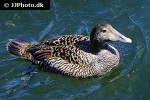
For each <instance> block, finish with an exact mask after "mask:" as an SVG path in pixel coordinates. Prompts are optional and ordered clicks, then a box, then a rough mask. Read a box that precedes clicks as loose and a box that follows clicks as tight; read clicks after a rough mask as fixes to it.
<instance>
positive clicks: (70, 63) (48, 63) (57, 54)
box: [33, 45, 94, 77]
mask: <svg viewBox="0 0 150 100" xmlns="http://www.w3.org/2000/svg"><path fill="white" fill-rule="evenodd" d="M33 57H34V61H39V65H40V66H41V67H42V68H44V69H45V70H46V71H52V72H61V73H63V74H67V75H70V76H74V77H88V76H92V75H93V73H94V70H93V68H92V67H91V66H90V64H91V62H92V60H93V55H92V54H90V53H85V52H83V51H81V50H79V49H78V48H76V47H74V46H71V45H70V46H65V47H62V46H53V47H50V48H49V49H47V50H39V51H36V52H35V53H34V55H33Z"/></svg>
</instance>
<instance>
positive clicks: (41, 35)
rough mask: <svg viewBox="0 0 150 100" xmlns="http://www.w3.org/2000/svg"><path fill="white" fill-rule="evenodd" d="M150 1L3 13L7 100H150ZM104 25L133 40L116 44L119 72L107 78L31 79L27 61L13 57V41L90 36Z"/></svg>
mask: <svg viewBox="0 0 150 100" xmlns="http://www.w3.org/2000/svg"><path fill="white" fill-rule="evenodd" d="M149 5H150V1H149V0H64V1H62V0H51V10H50V11H49V10H45V11H39V10H36V11H30V10H28V11H0V99H1V100H11V99H17V100H31V99H32V100H40V99H43V100H51V99H54V100H57V99H58V100H72V99H79V100H80V99H82V100H92V99H93V100H149V99H150V70H149V69H150V64H149V61H150V21H149V18H150V6H149ZM98 23H110V24H112V26H114V27H115V28H116V29H117V30H118V31H119V32H121V33H122V34H124V35H125V36H127V37H130V38H131V39H132V40H133V43H132V44H123V43H115V44H113V45H114V46H115V47H116V48H117V49H118V50H119V52H120V55H121V60H120V64H119V67H118V68H117V69H115V70H114V71H113V72H112V73H110V74H107V75H106V76H105V77H97V78H89V79H76V78H72V77H66V76H63V75H61V74H56V73H48V72H42V71H40V70H36V71H34V72H33V73H32V74H31V75H28V76H27V75H26V72H27V69H28V68H29V66H31V67H33V68H36V67H38V66H36V65H32V63H31V62H28V61H26V60H21V59H17V58H15V57H13V56H11V55H9V54H8V52H7V51H6V49H5V45H6V43H7V42H8V39H10V38H20V39H24V40H29V41H42V40H44V39H47V38H49V37H54V36H60V35H63V34H83V35H88V34H90V31H91V29H92V27H93V26H94V25H95V24H98Z"/></svg>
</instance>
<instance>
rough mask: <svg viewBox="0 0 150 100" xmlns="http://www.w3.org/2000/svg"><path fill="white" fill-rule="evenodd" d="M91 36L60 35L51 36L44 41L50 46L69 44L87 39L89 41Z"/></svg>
mask: <svg viewBox="0 0 150 100" xmlns="http://www.w3.org/2000/svg"><path fill="white" fill-rule="evenodd" d="M89 39H90V38H89V36H83V35H63V36H60V37H55V38H50V39H48V40H45V41H43V42H42V43H44V44H47V45H50V46H67V45H76V44H77V43H79V42H80V41H83V40H86V41H89Z"/></svg>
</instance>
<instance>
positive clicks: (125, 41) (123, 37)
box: [113, 29, 132, 43]
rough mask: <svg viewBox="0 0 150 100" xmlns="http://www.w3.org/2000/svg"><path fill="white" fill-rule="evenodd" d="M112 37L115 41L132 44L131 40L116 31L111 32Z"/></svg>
mask: <svg viewBox="0 0 150 100" xmlns="http://www.w3.org/2000/svg"><path fill="white" fill-rule="evenodd" d="M113 33H114V37H116V41H120V42H124V43H132V40H131V39H130V38H128V37H126V36H124V35H122V34H121V33H119V32H118V31H117V30H115V29H114V30H113Z"/></svg>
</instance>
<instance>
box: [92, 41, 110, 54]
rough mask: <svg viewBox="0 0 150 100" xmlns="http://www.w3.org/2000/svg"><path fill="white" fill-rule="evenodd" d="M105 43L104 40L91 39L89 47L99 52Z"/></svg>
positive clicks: (104, 46)
mask: <svg viewBox="0 0 150 100" xmlns="http://www.w3.org/2000/svg"><path fill="white" fill-rule="evenodd" d="M106 46H107V44H106V43H105V42H99V41H98V40H94V41H91V48H92V51H94V53H98V52H100V51H101V50H102V49H105V48H106Z"/></svg>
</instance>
